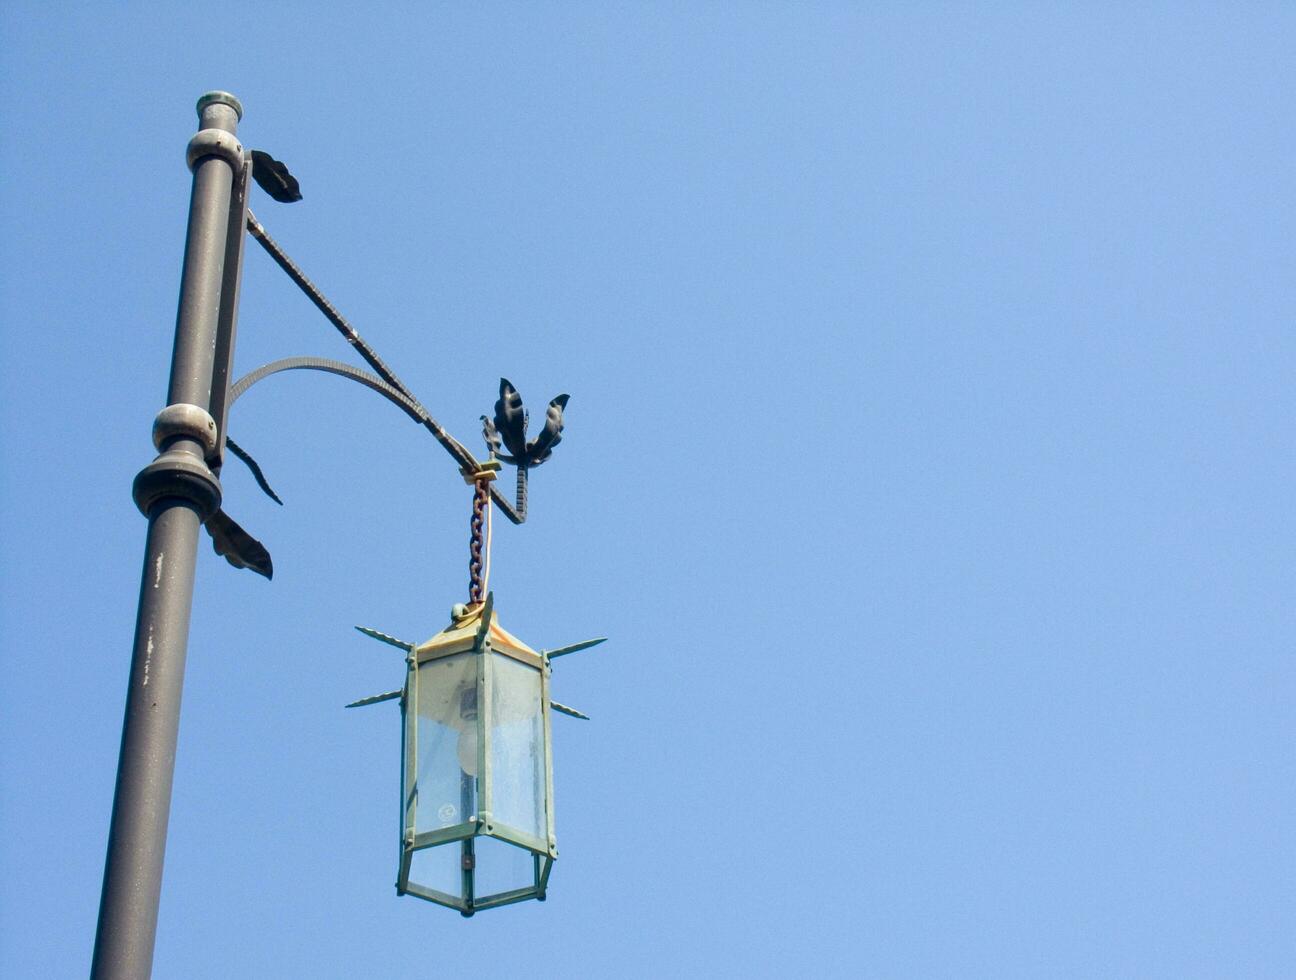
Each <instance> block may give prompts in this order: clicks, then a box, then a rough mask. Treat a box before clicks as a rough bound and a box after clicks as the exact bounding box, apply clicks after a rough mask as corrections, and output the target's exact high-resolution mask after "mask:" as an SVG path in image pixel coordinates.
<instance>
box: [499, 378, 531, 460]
mask: <svg viewBox="0 0 1296 980" xmlns="http://www.w3.org/2000/svg"><path fill="white" fill-rule="evenodd" d="M526 430H527V416H526V412H525V410H523V408H522V396H521V395H519V394H518V391H517V389H516V388H514V387H513V385H512V384H510V383H509V380H508V378H500V393H499V401H497V402H496V403H495V431H496V432H498V433H499V436H500V439H502V440H503V441H504V446H505V447H506V448H507V449H508V451H509V452H510V453H512V454H513V457H514V458H513V459H507V458H505V461H506V462H509V463H517V464H518V465H522V464H521V460H522V459H523V458H524V457H525V456H526Z"/></svg>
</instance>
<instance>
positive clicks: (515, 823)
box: [489, 654, 549, 888]
mask: <svg viewBox="0 0 1296 980" xmlns="http://www.w3.org/2000/svg"><path fill="white" fill-rule="evenodd" d="M491 669H492V678H491V686H490V715H489V721H490V726H491V729H490V780H491V803H490V809H491V816H492V817H493V818H494V820H495V821H496V822H497V823H501V824H505V825H507V826H509V827H513V828H516V829H517V830H520V831H522V832H523V833H524V834H528V835H530V836H531V837H534V838H538V839H539V840H540V841H542V842H544V841H547V840H548V838H549V831H548V827H547V826H546V820H545V782H546V780H545V745H544V704H543V700H542V695H541V684H540V681H541V677H540V671H539V670H537V669H535V668H534V667H528V666H527V665H526V664H523V663H520V662H518V661H517V660H514V659H513V658H512V657H508V656H504V655H503V654H492V655H491ZM527 859H528V861H529V860H530V856H529V855H527ZM514 887H519V888H520V887H522V886H521V885H517V886H514Z"/></svg>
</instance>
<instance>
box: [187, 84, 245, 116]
mask: <svg viewBox="0 0 1296 980" xmlns="http://www.w3.org/2000/svg"><path fill="white" fill-rule="evenodd" d="M209 105H227V106H229V107H230V108H231V109H233V110H234V112H235V114H236V115H237V116H238V117H239V121H240V122H242V120H243V103H242V102H240V101H239V100H238V97H237V96H236V95H234V94H232V93H230V92H222V91H220V90H219V89H217V90H216V91H214V92H207V93H206V94H205V95H203V96H201V97H200V98H199V99H198V106H197V108H198V115H199V117H201V116H202V111H203V110H204V109H206V108H207V107H208V106H209Z"/></svg>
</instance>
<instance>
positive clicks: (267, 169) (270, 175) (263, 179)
mask: <svg viewBox="0 0 1296 980" xmlns="http://www.w3.org/2000/svg"><path fill="white" fill-rule="evenodd" d="M252 176H253V177H255V178H256V182H257V184H258V185H259V186H260V187H261V189H262V190H263V191H265V192H266V193H267V194H269V195H270V196H271V197H272V198H274V199H275V200H276V201H278V202H279V203H280V204H293V203H295V202H296V201H300V200H301V199H302V195H301V185H300V184H298V183H297V178H296V177H294V176H293V175H292V174H290V173H289V172H288V167H287V166H286V165H285V164H283V163H280V162H279V161H278V160H276V159H275V158H274V157H272V156H271V155H270V154H269V153H266V152H265V150H253V151H252Z"/></svg>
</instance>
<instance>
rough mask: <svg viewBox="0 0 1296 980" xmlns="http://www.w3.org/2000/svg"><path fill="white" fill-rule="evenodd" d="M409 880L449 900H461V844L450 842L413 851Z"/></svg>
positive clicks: (462, 890)
mask: <svg viewBox="0 0 1296 980" xmlns="http://www.w3.org/2000/svg"><path fill="white" fill-rule="evenodd" d="M409 879H410V881H411V882H413V883H415V884H416V885H420V886H421V887H423V888H432V889H435V890H436V891H439V892H443V893H444V894H446V895H447V896H449V897H450V898H454V899H462V898H463V897H464V887H463V844H461V843H460V842H459V841H452V842H451V843H449V844H441V845H439V846H437V847H424V848H422V849H420V850H417V851H415V852H414V854H413V856H412V857H411V859H410V873H409Z"/></svg>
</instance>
